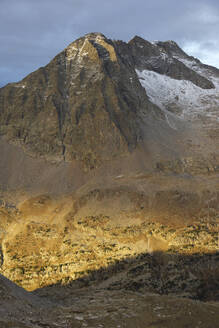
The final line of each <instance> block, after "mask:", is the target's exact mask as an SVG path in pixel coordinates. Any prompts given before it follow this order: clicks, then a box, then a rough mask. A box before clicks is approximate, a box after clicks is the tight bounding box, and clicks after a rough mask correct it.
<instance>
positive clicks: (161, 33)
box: [0, 0, 219, 84]
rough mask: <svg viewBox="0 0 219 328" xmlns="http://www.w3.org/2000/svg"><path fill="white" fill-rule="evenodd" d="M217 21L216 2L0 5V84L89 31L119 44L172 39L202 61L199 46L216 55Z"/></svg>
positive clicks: (83, 0) (74, 0)
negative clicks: (194, 44) (194, 47)
mask: <svg viewBox="0 0 219 328" xmlns="http://www.w3.org/2000/svg"><path fill="white" fill-rule="evenodd" d="M218 17H219V3H218V1H216V0H202V1H197V0H184V1H183V2H181V3H180V2H177V1H175V0H165V1H164V0H154V1H145V0H135V1H133V0H126V1H125V0H111V1H107V0H102V1H101V0H92V1H91V0H62V1H60V0H37V1H34V0H19V1H18V0H0V31H1V32H0V45H1V51H0V84H4V83H7V82H9V81H16V80H19V79H21V78H23V77H24V76H25V75H26V74H28V73H29V72H31V71H33V70H34V69H37V68H38V67H39V66H42V65H45V64H47V63H48V61H49V60H51V59H52V57H53V56H55V55H56V54H57V53H58V52H59V51H61V50H62V49H63V48H65V47H66V46H67V45H68V44H69V43H70V42H72V41H73V40H74V39H76V38H78V37H80V36H82V35H83V34H85V33H88V32H92V31H99V32H102V33H104V34H105V35H106V36H108V37H110V38H114V39H122V40H125V41H128V40H129V39H131V38H132V37H133V36H134V35H140V36H142V37H143V38H145V39H148V40H154V39H155V40H169V39H172V40H175V41H176V42H178V43H179V45H180V46H182V47H184V46H186V45H188V44H189V42H190V43H191V42H197V43H198V44H200V45H201V47H199V48H200V50H199V52H198V53H197V54H196V56H197V57H198V56H202V54H201V50H202V49H203V45H204V48H205V49H209V51H218V50H219V46H218V41H219V37H218V30H219V21H218V19H217V18H218ZM212 40H213V42H215V44H216V46H215V45H214V46H212ZM208 42H210V43H209V44H208ZM208 46H209V48H208ZM190 49H191V47H190ZM218 66H219V60H218Z"/></svg>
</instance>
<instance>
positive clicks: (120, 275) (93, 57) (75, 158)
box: [0, 33, 219, 328]
mask: <svg viewBox="0 0 219 328" xmlns="http://www.w3.org/2000/svg"><path fill="white" fill-rule="evenodd" d="M0 274H1V276H0V296H1V297H0V298H1V310H0V312H1V315H0V326H1V327H3V328H6V327H7V328H9V327H11V328H12V327H15V326H16V327H19V328H21V327H22V328H30V327H38V328H39V327H48V328H53V327H64V328H70V327H89V328H92V327H95V328H96V327H106V328H111V327H113V328H114V327H130V328H132V327H139V328H145V327H157V328H164V327H167V328H171V327H176V325H177V326H178V327H179V328H180V327H182V328H183V327H193V326H194V327H200V328H208V327H209V328H216V327H218V322H219V317H218V313H219V311H218V304H219V303H218V301H219V70H218V69H217V68H215V67H212V66H208V65H204V64H202V63H201V62H200V61H199V60H198V59H196V58H194V57H191V56H189V55H187V54H186V53H185V52H184V51H183V50H182V49H181V48H180V47H179V46H178V45H177V44H176V43H175V42H174V41H166V42H159V41H155V42H149V41H146V40H144V39H142V38H141V37H139V36H135V37H134V38H133V39H132V40H130V41H129V42H128V43H126V42H123V41H116V40H110V39H108V38H106V37H105V36H104V35H103V34H101V33H90V34H87V35H85V36H83V37H81V38H79V39H77V40H76V41H74V42H73V43H71V44H70V45H69V46H68V47H67V48H66V49H64V50H63V51H62V52H61V53H60V54H58V55H57V56H56V57H55V58H54V59H53V60H52V61H51V62H50V63H49V64H48V65H46V66H45V67H41V68H39V69H38V70H37V71H35V72H33V73H31V74H29V75H28V76H27V77H25V78H24V79H23V80H22V81H20V82H18V83H9V84H8V85H6V86H4V87H3V88H1V89H0ZM8 279H9V280H8Z"/></svg>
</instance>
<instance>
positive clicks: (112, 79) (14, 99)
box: [0, 34, 150, 168]
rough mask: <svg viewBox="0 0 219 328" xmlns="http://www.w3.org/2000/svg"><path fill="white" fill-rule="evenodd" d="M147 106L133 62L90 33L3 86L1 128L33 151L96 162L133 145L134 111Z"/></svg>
mask: <svg viewBox="0 0 219 328" xmlns="http://www.w3.org/2000/svg"><path fill="white" fill-rule="evenodd" d="M131 80H132V83H134V86H133V84H132V83H131ZM148 107H150V103H149V101H148V99H147V96H146V94H145V93H144V91H143V90H142V88H141V85H140V83H139V81H138V79H137V76H136V73H135V71H134V68H133V67H132V68H130V67H129V66H128V65H127V63H125V62H122V61H121V59H120V57H119V56H118V54H117V53H116V50H115V45H114V44H113V42H112V41H110V40H108V39H106V38H105V37H104V36H103V35H101V34H89V35H87V36H85V37H83V38H80V39H79V40H76V41H75V42H73V43H72V44H70V45H69V46H68V47H67V48H66V49H65V50H64V51H63V52H61V53H60V54H59V55H57V56H56V57H55V58H54V59H53V60H52V61H51V62H50V63H49V64H48V65H47V66H46V67H43V68H40V69H39V70H38V71H36V72H34V73H32V74H30V75H29V76H28V77H26V78H25V79H24V80H22V81H21V82H19V83H16V84H10V85H7V86H6V87H5V88H3V89H1V91H0V108H1V111H0V121H1V134H3V135H7V139H8V140H9V141H13V142H16V143H17V142H19V143H20V144H22V145H23V146H24V147H25V149H27V150H28V151H30V152H31V153H34V154H35V155H37V156H41V155H43V156H45V157H46V158H51V159H54V160H57V161H62V160H66V161H72V160H74V159H76V160H79V161H81V162H83V164H84V165H85V167H89V168H94V167H96V166H98V165H100V163H101V162H102V161H103V160H109V159H111V158H113V157H115V156H119V155H120V156H121V155H122V154H125V153H127V152H128V151H130V150H132V149H133V148H135V147H136V145H137V143H138V142H139V140H140V139H141V132H140V129H139V123H138V113H139V111H140V109H144V108H145V109H146V110H147V108H148Z"/></svg>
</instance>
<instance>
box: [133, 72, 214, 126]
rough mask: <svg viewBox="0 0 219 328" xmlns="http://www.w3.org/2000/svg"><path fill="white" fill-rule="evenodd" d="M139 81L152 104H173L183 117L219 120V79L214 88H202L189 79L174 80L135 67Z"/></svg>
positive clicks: (160, 105) (168, 106)
mask: <svg viewBox="0 0 219 328" xmlns="http://www.w3.org/2000/svg"><path fill="white" fill-rule="evenodd" d="M136 73H137V75H138V78H139V81H140V83H141V85H142V86H143V88H145V90H146V93H147V95H148V97H149V99H150V100H151V102H153V103H154V104H156V105H157V106H158V107H160V108H161V109H163V110H164V111H165V112H167V111H166V109H168V108H170V106H173V107H174V108H175V109H176V111H177V112H178V116H179V117H180V118H184V119H186V118H187V119H190V118H192V117H193V118H195V117H198V115H200V114H201V115H204V116H205V117H208V118H211V119H214V120H216V121H219V79H216V83H215V81H214V83H215V89H202V88H200V87H198V86H196V85H195V84H193V83H192V82H190V81H187V80H176V79H173V78H171V77H169V76H166V75H162V74H159V73H156V72H153V71H149V70H143V71H139V70H137V69H136Z"/></svg>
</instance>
